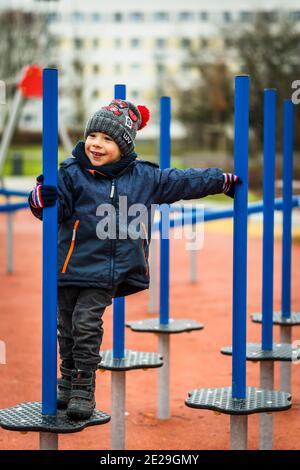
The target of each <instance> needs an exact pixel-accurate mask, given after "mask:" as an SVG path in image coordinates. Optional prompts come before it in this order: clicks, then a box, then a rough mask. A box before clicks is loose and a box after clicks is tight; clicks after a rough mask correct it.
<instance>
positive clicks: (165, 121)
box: [159, 96, 171, 325]
mask: <svg viewBox="0 0 300 470" xmlns="http://www.w3.org/2000/svg"><path fill="white" fill-rule="evenodd" d="M170 166H171V99H170V97H168V96H162V97H161V98H160V167H161V169H162V170H164V169H166V168H170ZM161 209H162V212H161V214H160V218H161V223H160V292H159V298H160V307H159V316H160V324H161V325H167V324H168V323H169V291H170V239H169V238H170V237H169V215H168V208H167V207H163V206H162V208H161Z"/></svg>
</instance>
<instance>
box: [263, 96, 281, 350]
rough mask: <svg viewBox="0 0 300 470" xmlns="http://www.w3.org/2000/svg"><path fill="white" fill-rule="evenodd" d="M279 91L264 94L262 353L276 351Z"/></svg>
mask: <svg viewBox="0 0 300 470" xmlns="http://www.w3.org/2000/svg"><path fill="white" fill-rule="evenodd" d="M276 95H277V92H276V90H265V92H264V180H263V204H264V210H263V279H262V349H263V350H268V351H272V349H273V275H274V208H275V203H274V198H275V186H274V182H275V152H276Z"/></svg>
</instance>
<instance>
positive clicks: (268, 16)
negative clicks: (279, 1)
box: [252, 10, 278, 22]
mask: <svg viewBox="0 0 300 470" xmlns="http://www.w3.org/2000/svg"><path fill="white" fill-rule="evenodd" d="M262 17H263V19H264V20H265V21H270V22H274V21H276V20H277V19H278V14H277V11H274V10H273V11H264V12H263V13H262ZM252 18H253V15H252Z"/></svg>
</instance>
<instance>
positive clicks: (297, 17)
mask: <svg viewBox="0 0 300 470" xmlns="http://www.w3.org/2000/svg"><path fill="white" fill-rule="evenodd" d="M292 19H293V20H294V21H300V10H298V11H292Z"/></svg>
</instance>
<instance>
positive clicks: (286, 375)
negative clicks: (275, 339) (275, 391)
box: [280, 326, 292, 393]
mask: <svg viewBox="0 0 300 470" xmlns="http://www.w3.org/2000/svg"><path fill="white" fill-rule="evenodd" d="M280 341H281V342H282V343H287V344H291V343H292V329H291V327H290V326H280ZM291 375H292V363H291V362H286V361H282V362H281V363H280V390H282V391H283V392H288V393H291V390H292V386H291Z"/></svg>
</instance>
